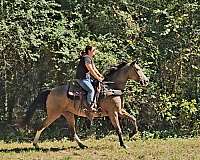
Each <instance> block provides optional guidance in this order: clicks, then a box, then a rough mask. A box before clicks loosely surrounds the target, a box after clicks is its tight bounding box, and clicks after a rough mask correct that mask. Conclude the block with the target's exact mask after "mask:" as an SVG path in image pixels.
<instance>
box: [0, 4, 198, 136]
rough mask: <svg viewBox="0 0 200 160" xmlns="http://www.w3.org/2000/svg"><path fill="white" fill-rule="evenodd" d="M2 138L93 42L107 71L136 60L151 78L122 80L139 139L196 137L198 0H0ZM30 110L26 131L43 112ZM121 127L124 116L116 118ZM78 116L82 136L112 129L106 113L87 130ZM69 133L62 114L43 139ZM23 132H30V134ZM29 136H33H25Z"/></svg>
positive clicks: (62, 80)
mask: <svg viewBox="0 0 200 160" xmlns="http://www.w3.org/2000/svg"><path fill="white" fill-rule="evenodd" d="M0 4H1V5H0V6H1V8H0V20H1V21H0V131H1V132H0V138H1V139H4V140H5V139H7V140H10V139H15V138H16V137H18V138H19V137H21V136H22V135H24V134H28V132H27V130H25V131H24V130H16V129H15V128H13V127H12V125H11V124H13V122H15V120H16V119H18V118H19V117H22V116H23V114H24V113H25V111H26V109H27V107H28V105H29V104H30V103H31V102H32V101H33V99H34V98H35V97H36V95H37V94H38V93H39V92H40V91H41V90H42V89H44V88H52V87H55V86H58V85H61V84H66V83H67V82H68V81H69V80H73V78H74V74H75V68H76V65H77V59H78V57H79V52H80V51H81V50H84V48H85V46H86V45H88V44H92V45H94V46H96V47H97V55H96V56H95V62H96V66H97V68H98V69H99V70H100V71H101V72H102V73H105V72H106V71H107V70H108V69H109V68H110V67H111V66H113V65H116V64H119V63H121V62H122V61H127V62H131V61H132V60H135V59H137V60H139V65H140V66H141V67H142V68H143V70H144V73H145V74H146V75H147V76H148V77H149V79H150V84H149V86H148V87H147V88H141V87H140V86H139V85H138V84H137V83H135V82H133V81H129V82H128V83H127V87H126V90H125V92H124V95H125V100H126V101H125V105H124V107H125V108H126V110H127V111H128V112H129V113H131V114H132V115H134V116H135V117H136V118H137V121H138V125H139V131H140V135H141V136H142V137H154V138H157V137H158V138H162V137H184V136H198V135H199V131H200V2H199V1H197V0H168V1H164V0H115V1H111V0H87V1H86V0H1V3H0ZM45 114H46V113H45V112H44V110H43V109H41V110H38V111H37V112H36V114H35V115H34V118H33V120H32V122H31V125H30V127H29V130H32V129H34V126H35V124H37V123H40V122H41V121H42V119H43V118H44V117H45ZM121 123H122V125H123V131H124V133H127V132H128V131H129V129H130V127H129V122H127V121H125V120H124V121H123V120H122V121H121ZM87 124H88V122H87V120H86V119H85V118H77V129H78V131H79V134H82V135H88V132H89V133H91V132H93V133H95V134H96V135H99V136H105V135H107V134H110V133H112V127H111V124H110V122H109V121H108V119H106V118H101V119H99V120H95V122H94V124H93V126H92V128H91V127H89V125H87ZM67 134H68V129H67V125H66V124H65V121H64V119H62V118H60V119H59V120H57V121H56V123H54V124H53V125H52V126H51V127H50V128H49V129H47V131H46V132H44V137H46V138H55V137H57V138H61V137H63V136H66V135H67ZM27 136H28V135H27ZM29 136H32V135H30V134H29Z"/></svg>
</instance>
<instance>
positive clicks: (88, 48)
mask: <svg viewBox="0 0 200 160" xmlns="http://www.w3.org/2000/svg"><path fill="white" fill-rule="evenodd" d="M95 53H96V52H95V48H94V47H92V46H86V47H85V51H81V52H80V56H81V57H82V56H84V55H89V56H91V57H92V56H94V55H95Z"/></svg>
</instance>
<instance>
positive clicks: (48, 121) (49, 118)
mask: <svg viewBox="0 0 200 160" xmlns="http://www.w3.org/2000/svg"><path fill="white" fill-rule="evenodd" d="M59 116H60V115H59V114H53V115H48V116H47V118H46V119H45V120H44V121H43V122H42V125H41V126H40V127H39V128H38V129H37V132H36V135H35V138H34V140H33V145H34V146H35V148H39V146H38V144H37V142H38V140H39V137H40V134H41V133H42V131H43V130H44V129H45V128H47V127H48V126H49V125H50V124H51V123H53V122H54V121H55V120H56V119H57V118H58V117H59Z"/></svg>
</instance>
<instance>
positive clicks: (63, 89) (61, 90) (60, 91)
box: [51, 84, 69, 96]
mask: <svg viewBox="0 0 200 160" xmlns="http://www.w3.org/2000/svg"><path fill="white" fill-rule="evenodd" d="M68 89H69V85H68V84H66V85H61V86H56V87H54V88H53V89H52V90H51V94H52V95H54V96H66V95H67V91H68Z"/></svg>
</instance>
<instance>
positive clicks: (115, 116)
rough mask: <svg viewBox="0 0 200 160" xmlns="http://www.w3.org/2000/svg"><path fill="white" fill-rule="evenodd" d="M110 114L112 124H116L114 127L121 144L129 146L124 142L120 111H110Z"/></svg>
mask: <svg viewBox="0 0 200 160" xmlns="http://www.w3.org/2000/svg"><path fill="white" fill-rule="evenodd" d="M108 115H109V118H110V120H111V122H112V125H113V126H114V128H115V129H116V132H117V134H118V137H119V142H120V146H122V147H124V148H127V146H126V145H125V144H124V141H123V139H122V130H121V127H120V123H119V117H118V112H117V111H115V112H113V113H110V114H108Z"/></svg>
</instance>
